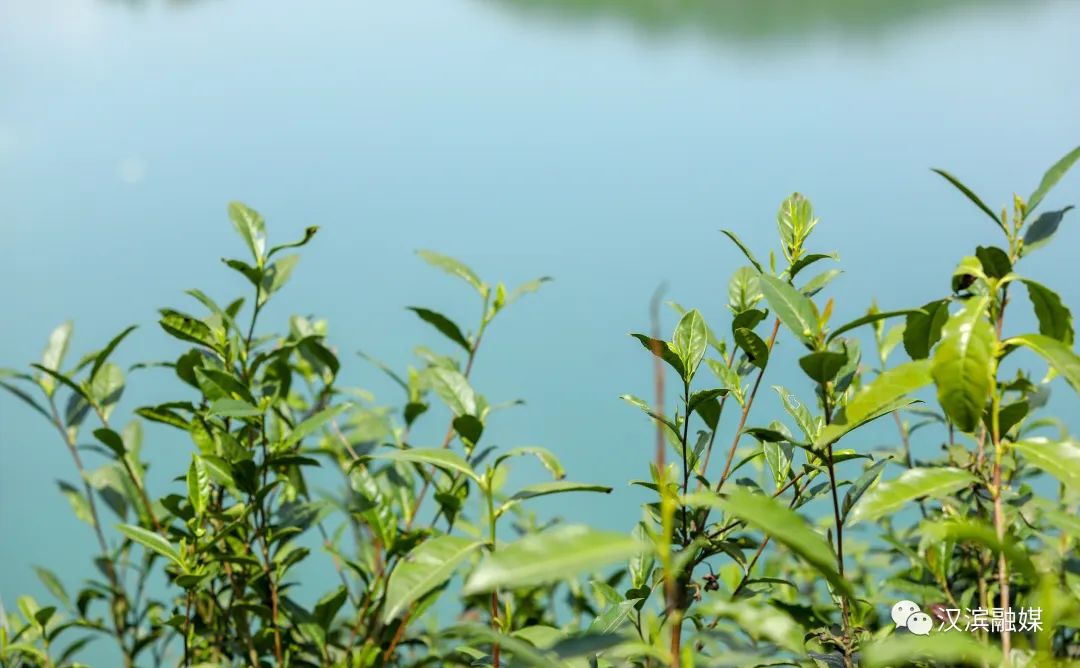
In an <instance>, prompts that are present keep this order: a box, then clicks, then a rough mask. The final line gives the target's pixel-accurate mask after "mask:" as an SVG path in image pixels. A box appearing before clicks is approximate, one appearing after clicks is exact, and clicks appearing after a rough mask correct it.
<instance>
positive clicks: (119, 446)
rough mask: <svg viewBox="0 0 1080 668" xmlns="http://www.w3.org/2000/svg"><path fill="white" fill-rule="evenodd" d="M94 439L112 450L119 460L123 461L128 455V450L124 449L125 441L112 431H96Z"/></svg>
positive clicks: (105, 429)
mask: <svg viewBox="0 0 1080 668" xmlns="http://www.w3.org/2000/svg"><path fill="white" fill-rule="evenodd" d="M94 437H95V438H97V440H99V441H101V442H102V443H103V444H104V445H105V447H107V448H108V449H110V450H112V451H113V454H115V455H116V458H117V459H123V458H124V456H125V455H126V454H127V448H125V447H124V439H123V438H121V437H120V434H117V433H116V432H115V431H113V430H112V429H108V428H104V427H103V428H101V429H95V430H94Z"/></svg>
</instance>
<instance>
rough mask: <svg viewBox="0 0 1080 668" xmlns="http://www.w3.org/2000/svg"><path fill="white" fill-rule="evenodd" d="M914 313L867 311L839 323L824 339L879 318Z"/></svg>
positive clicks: (831, 338) (905, 311) (833, 337)
mask: <svg viewBox="0 0 1080 668" xmlns="http://www.w3.org/2000/svg"><path fill="white" fill-rule="evenodd" d="M915 313H918V311H912V310H902V311H878V312H877V313H867V314H866V315H864V316H862V317H861V318H855V319H854V320H852V321H851V322H849V323H846V324H844V325H841V326H840V327H837V328H836V330H834V331H833V332H832V333H831V334H829V338H828V339H826V342H829V341H832V340H833V339H835V338H836V337H838V336H840V335H841V334H843V333H844V332H849V331H851V330H853V329H855V328H856V327H862V326H863V325H869V324H872V323H875V322H878V321H880V320H885V319H887V318H895V317H898V316H901V315H903V316H911V315H912V314H915Z"/></svg>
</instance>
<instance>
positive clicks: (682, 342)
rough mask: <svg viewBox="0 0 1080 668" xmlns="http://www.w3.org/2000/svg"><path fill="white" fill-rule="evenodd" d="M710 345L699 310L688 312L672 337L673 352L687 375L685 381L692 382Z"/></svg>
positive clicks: (684, 377)
mask: <svg viewBox="0 0 1080 668" xmlns="http://www.w3.org/2000/svg"><path fill="white" fill-rule="evenodd" d="M708 345H709V337H708V329H707V328H706V326H705V319H704V318H702V317H701V313H700V312H699V311H698V310H697V309H693V310H691V311H688V312H687V313H686V315H684V316H683V317H682V318H681V319H680V320H679V324H678V325H676V327H675V333H674V335H672V337H671V350H672V352H674V353H675V354H676V355H677V356H678V357H679V361H681V362H682V366H683V371H684V372H685V375H684V376H683V379H684V380H685V381H686V382H690V379H691V378H693V376H694V373H695V372H696V371H697V368H698V365H699V364H701V360H702V358H704V357H705V349H706V348H707V347H708Z"/></svg>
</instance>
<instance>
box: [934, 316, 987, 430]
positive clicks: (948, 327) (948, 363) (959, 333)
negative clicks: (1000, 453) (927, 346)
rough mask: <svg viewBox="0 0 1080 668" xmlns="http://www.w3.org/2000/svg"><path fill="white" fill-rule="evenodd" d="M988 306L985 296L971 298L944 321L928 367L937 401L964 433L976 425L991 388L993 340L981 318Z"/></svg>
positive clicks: (984, 319)
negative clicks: (958, 310)
mask: <svg viewBox="0 0 1080 668" xmlns="http://www.w3.org/2000/svg"><path fill="white" fill-rule="evenodd" d="M988 304H989V298H988V297H977V298H972V299H970V300H968V302H967V304H966V305H965V306H964V308H963V309H962V310H961V311H960V312H959V313H957V314H956V315H954V316H952V317H951V318H949V320H948V321H946V323H945V326H944V327H942V329H941V343H940V344H939V345H938V347H937V350H936V351H935V352H934V361H933V364H932V366H931V367H930V375H931V376H933V378H934V383H935V384H936V385H937V397H938V402H939V403H940V404H941V407H942V408H943V409H944V410H945V413H946V414H947V415H948V416H949V417H950V418H951V419H952V421H953V423H954V424H955V425H956V427H957V428H958V429H960V430H961V431H965V432H971V431H974V429H975V428H976V427H977V426H978V425H979V419H980V417H981V416H982V414H983V410H984V408H985V406H986V402H987V401H989V399H990V391H991V390H992V389H993V385H994V374H995V369H996V366H997V362H996V360H995V357H994V354H995V349H996V346H997V337H996V335H995V334H994V328H993V326H992V325H991V324H990V322H989V321H987V319H986V318H985V317H984V316H985V314H986V308H987V305H988Z"/></svg>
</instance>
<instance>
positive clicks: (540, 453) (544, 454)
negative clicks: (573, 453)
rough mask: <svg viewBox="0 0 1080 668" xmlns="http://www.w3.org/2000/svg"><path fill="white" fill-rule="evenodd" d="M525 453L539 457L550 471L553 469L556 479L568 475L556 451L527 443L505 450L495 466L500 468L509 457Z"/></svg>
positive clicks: (552, 472) (552, 473) (496, 460)
mask: <svg viewBox="0 0 1080 668" xmlns="http://www.w3.org/2000/svg"><path fill="white" fill-rule="evenodd" d="M524 455H532V456H534V457H536V458H537V459H539V460H540V463H541V464H543V465H544V468H546V469H547V470H548V471H551V475H552V476H553V477H554V478H555V479H557V480H558V479H562V478H564V477H566V471H565V470H564V469H563V466H562V462H560V461H559V458H558V457H556V456H555V453H554V452H552V451H551V450H548V449H547V448H541V447H540V446H537V445H526V446H523V447H520V448H514V449H513V450H508V451H507V452H504V453H503V454H501V455H499V457H498V458H496V459H495V464H494V467H493V468H499V465H500V464H502V463H503V462H504V461H506V460H507V459H510V458H511V457H521V456H524Z"/></svg>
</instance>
